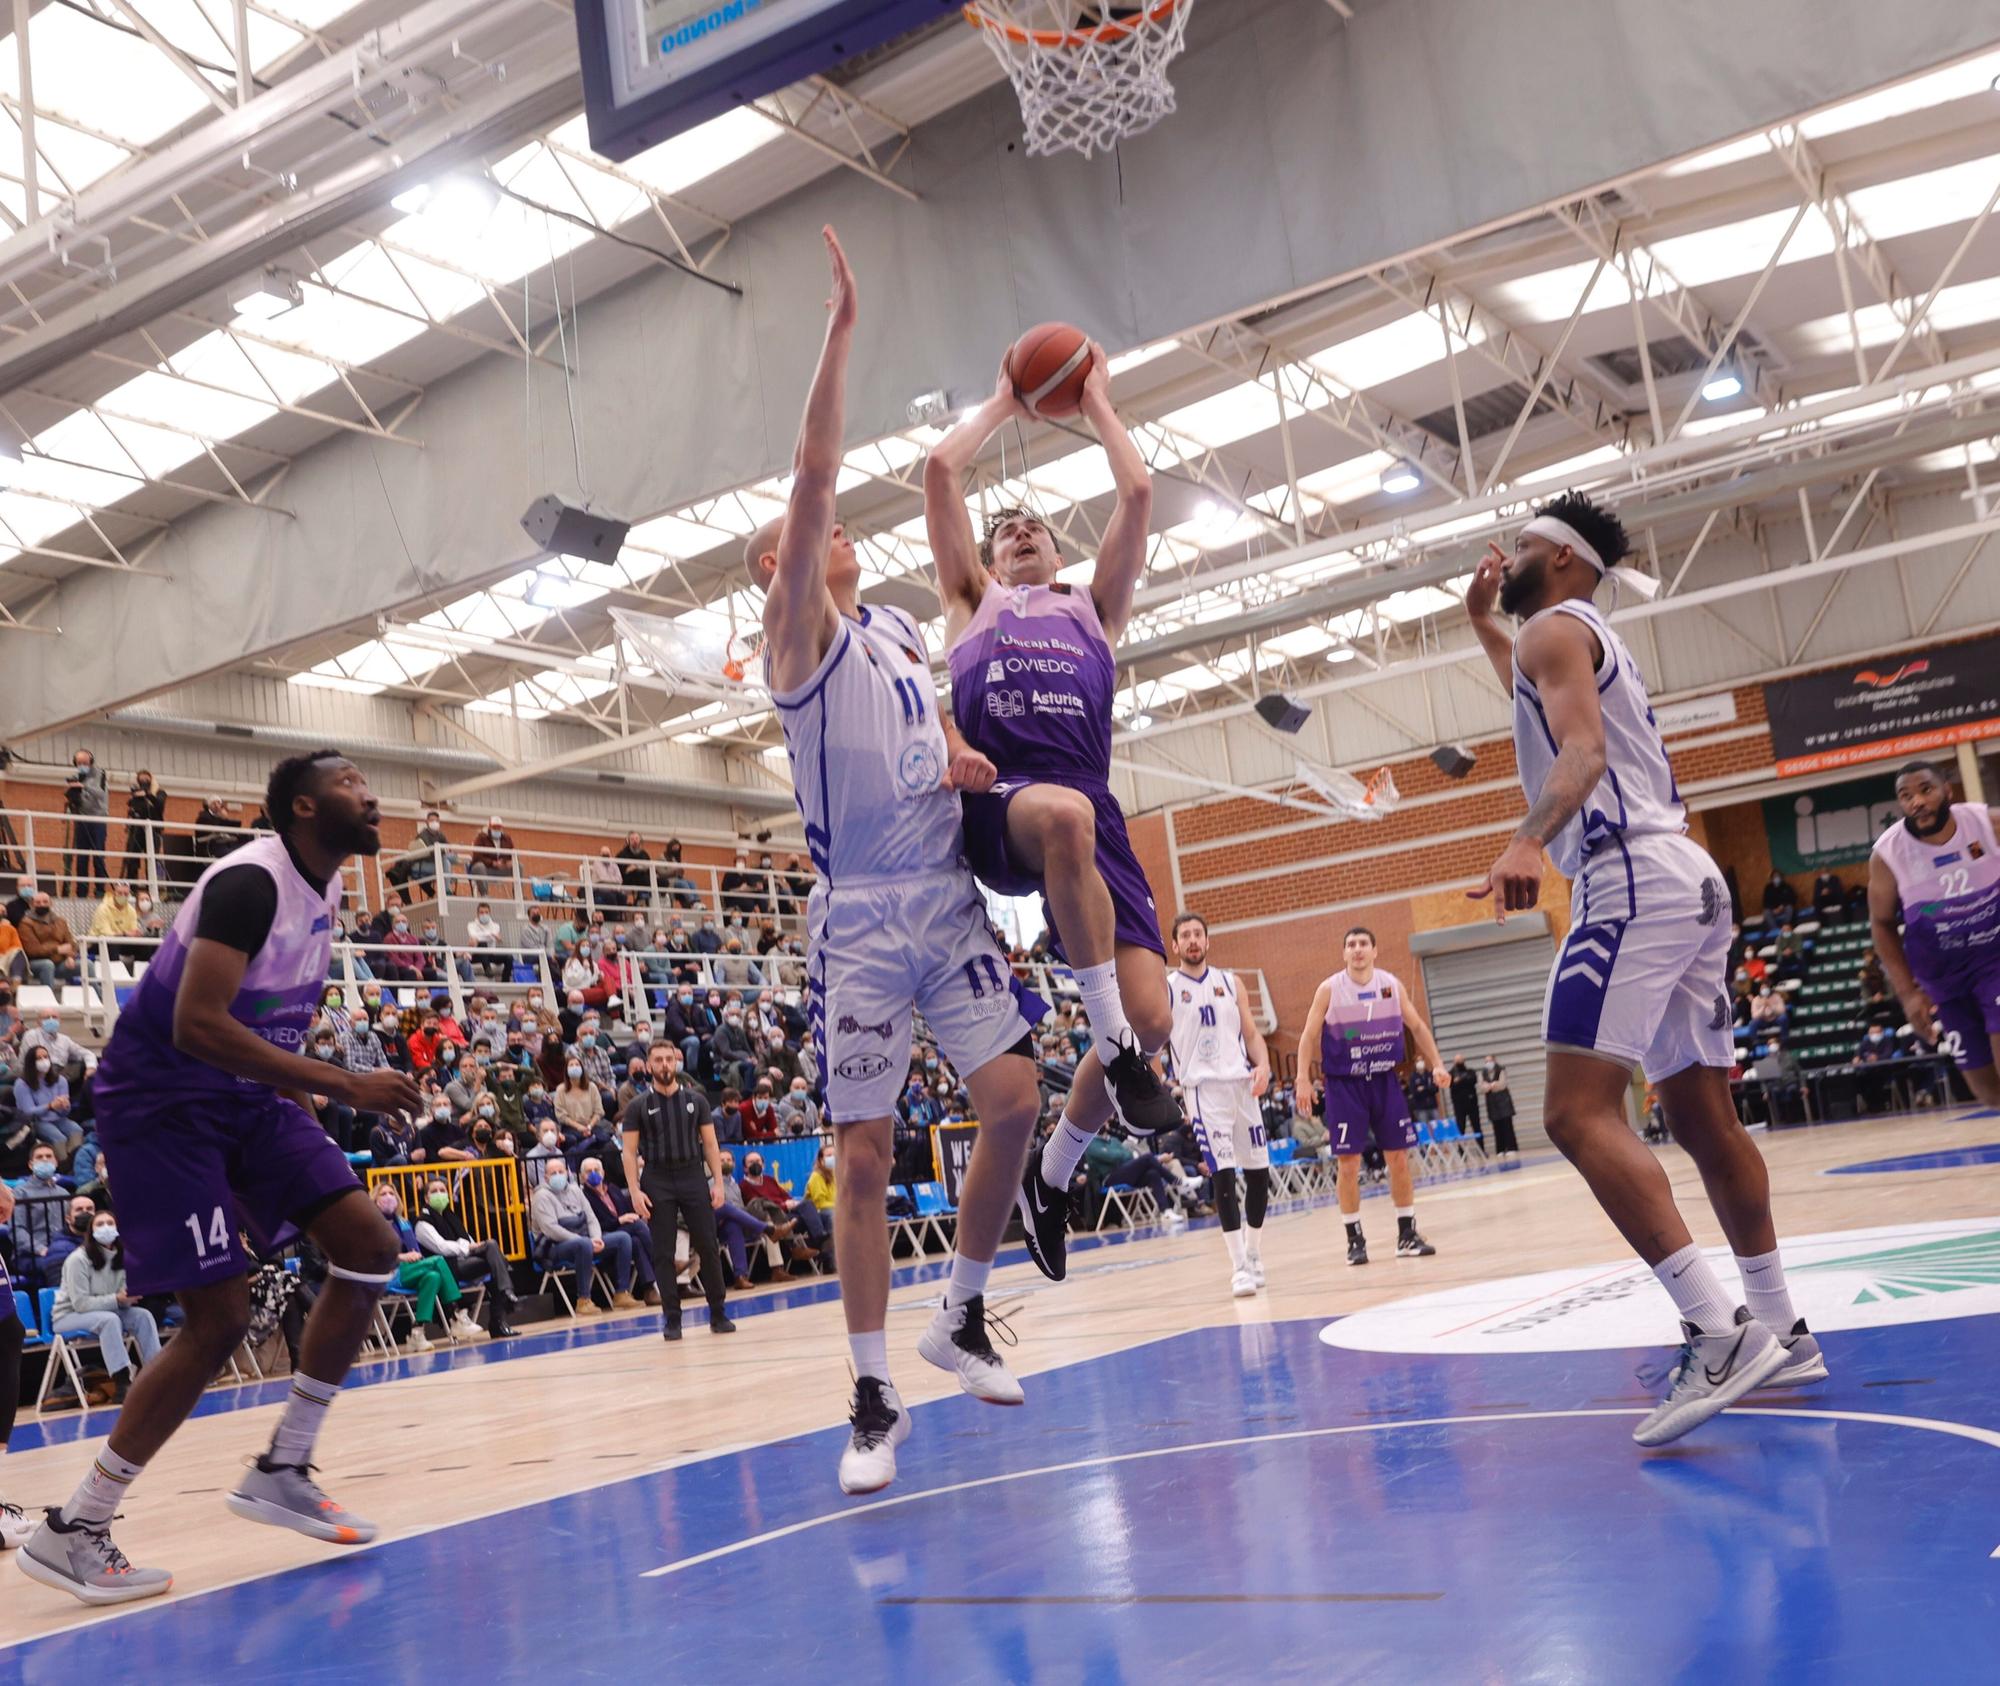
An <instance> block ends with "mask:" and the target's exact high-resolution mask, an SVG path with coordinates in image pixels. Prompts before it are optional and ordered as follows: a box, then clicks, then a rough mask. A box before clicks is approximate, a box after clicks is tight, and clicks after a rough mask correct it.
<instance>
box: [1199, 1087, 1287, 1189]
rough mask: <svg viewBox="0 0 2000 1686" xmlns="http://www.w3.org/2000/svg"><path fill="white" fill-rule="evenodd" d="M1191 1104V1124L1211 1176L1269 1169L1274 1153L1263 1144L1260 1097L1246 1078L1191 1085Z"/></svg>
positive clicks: (1262, 1119)
mask: <svg viewBox="0 0 2000 1686" xmlns="http://www.w3.org/2000/svg"><path fill="white" fill-rule="evenodd" d="M1184 1092H1185V1094H1186V1096H1187V1104H1188V1124H1189V1126H1190V1127H1191V1128H1192V1129H1193V1131H1194V1139H1195V1140H1196V1141H1197V1142H1198V1143H1200V1145H1201V1159H1202V1163H1203V1164H1204V1165H1206V1166H1207V1167H1208V1174H1209V1175H1210V1176H1214V1175H1215V1173H1216V1172H1217V1171H1233V1170H1235V1169H1236V1168H1237V1167H1238V1166H1241V1167H1242V1168H1243V1169H1244V1170H1246V1171H1262V1170H1266V1169H1268V1168H1269V1166H1270V1163H1271V1150H1270V1147H1269V1146H1268V1145H1267V1144H1266V1142H1265V1140H1264V1114H1263V1112H1262V1110H1261V1109H1260V1108H1259V1107H1258V1105H1257V1097H1256V1096H1255V1095H1253V1094H1251V1093H1250V1079H1249V1078H1247V1077H1209V1078H1203V1079H1202V1080H1200V1081H1199V1082H1194V1083H1190V1084H1188V1085H1187V1088H1186V1090H1185V1091H1184Z"/></svg>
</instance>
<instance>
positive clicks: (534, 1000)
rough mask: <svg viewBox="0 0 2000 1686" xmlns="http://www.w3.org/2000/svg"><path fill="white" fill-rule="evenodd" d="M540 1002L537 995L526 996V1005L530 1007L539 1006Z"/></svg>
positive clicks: (540, 999)
mask: <svg viewBox="0 0 2000 1686" xmlns="http://www.w3.org/2000/svg"><path fill="white" fill-rule="evenodd" d="M541 1004H542V998H541V997H540V996H539V995H531V996H529V997H528V1005H529V1006H530V1007H539V1006H540V1005H541Z"/></svg>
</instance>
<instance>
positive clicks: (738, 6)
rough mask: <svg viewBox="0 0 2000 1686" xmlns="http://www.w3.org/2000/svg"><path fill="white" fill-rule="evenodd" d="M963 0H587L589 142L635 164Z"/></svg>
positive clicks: (581, 0)
mask: <svg viewBox="0 0 2000 1686" xmlns="http://www.w3.org/2000/svg"><path fill="white" fill-rule="evenodd" d="M958 9H959V8H958V0H577V6H576V28H577V38H578V42H579V45H580V47H581V49H582V58H583V97H584V109H585V110H586V112H587V113H588V115H589V119H590V144H591V147H592V148H593V150H595V151H596V152H598V153H600V154H601V155H602V156H604V157H606V158H609V159H613V160H617V159H623V158H630V157H631V156H633V154H635V153H638V152H643V151H645V150H646V148H648V147H651V146H657V145H659V144H660V142H661V141H664V140H668V139H671V138H672V137H673V136H675V135H677V134H680V133H681V132H682V131H683V130H686V129H691V128H693V127H694V126H695V125H696V124H698V123H704V122H706V121H707V120H708V119H709V118H711V117H716V116H720V115H721V114H722V113H723V112H725V111H728V110H729V109H730V108H731V107H733V106H736V105H740V104H742V103H744V102H745V101H747V100H753V99H756V98H758V97H759V96H760V95H763V94H768V93H771V92H773V91H775V90H776V89H779V88H783V87H786V86H788V85H789V84H791V83H793V82H797V81H800V80H802V79H803V78H805V77H807V76H812V75H815V74H817V73H818V72H820V71H824V70H828V69H831V68H832V67H833V66H834V65H836V64H839V63H840V62H841V61H842V60H843V59H848V58H852V57H853V56H854V55H855V54H857V53H863V52H866V51H868V49H870V48H871V47H879V46H880V45H881V44H882V43H883V42H885V41H888V40H890V39H892V38H893V37H895V36H897V35H900V34H902V33H903V32H904V31H905V30H910V29H915V28H916V27H917V26H918V25H920V24H925V23H929V22H930V21H931V20H932V19H933V18H939V17H943V16H945V15H946V14H947V13H951V12H956V11H957V10H958Z"/></svg>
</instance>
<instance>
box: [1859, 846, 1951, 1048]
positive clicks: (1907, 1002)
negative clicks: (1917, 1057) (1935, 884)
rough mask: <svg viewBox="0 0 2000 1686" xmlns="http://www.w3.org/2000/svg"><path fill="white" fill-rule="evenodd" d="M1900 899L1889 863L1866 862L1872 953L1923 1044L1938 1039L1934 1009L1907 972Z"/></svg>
mask: <svg viewBox="0 0 2000 1686" xmlns="http://www.w3.org/2000/svg"><path fill="white" fill-rule="evenodd" d="M1902 913H1903V900H1902V897H1901V895H1900V894H1899V893H1898V892H1897V889H1896V875H1895V873H1894V872H1892V871H1890V869H1889V863H1888V862H1887V861H1885V860H1883V859H1882V857H1881V856H1880V855H1874V856H1871V857H1870V858H1869V861H1868V929H1869V933H1870V935H1871V936H1872V937H1873V938H1874V941H1875V953H1876V955H1877V957H1878V958H1879V959H1880V960H1881V962H1882V972H1883V975H1884V976H1885V977H1887V978H1888V980H1889V987H1890V988H1891V989H1893V990H1894V991H1895V992H1896V999H1897V1000H1898V1001H1900V1002H1901V1003H1902V1004H1903V1011H1904V1012H1905V1013H1907V1014H1909V1016H1910V1028H1911V1029H1912V1030H1914V1031H1915V1032H1916V1033H1917V1036H1918V1038H1919V1039H1920V1040H1921V1041H1923V1042H1925V1043H1927V1044H1928V1043H1932V1042H1935V1041H1936V1040H1937V1009H1936V1007H1935V1006H1933V1005H1932V1003H1931V998H1930V996H1929V995H1927V994H1926V993H1925V992H1924V987H1923V985H1922V984H1920V983H1918V982H1917V979H1916V975H1915V974H1914V973H1913V972H1912V971H1911V970H1910V961H1909V957H1908V956H1907V955H1905V954H1904V953H1903V933H1902V930H1901V929H1900V926H1901V921H1902Z"/></svg>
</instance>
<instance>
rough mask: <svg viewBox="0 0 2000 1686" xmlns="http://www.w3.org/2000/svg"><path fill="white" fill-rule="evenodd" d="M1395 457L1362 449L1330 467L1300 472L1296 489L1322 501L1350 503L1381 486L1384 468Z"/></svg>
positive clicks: (1372, 493) (1369, 495)
mask: <svg viewBox="0 0 2000 1686" xmlns="http://www.w3.org/2000/svg"><path fill="white" fill-rule="evenodd" d="M1395 460H1396V459H1395V458H1394V457H1392V456H1390V455H1389V453H1388V452H1386V451H1364V452H1363V453H1362V454H1361V455H1360V456H1358V457H1349V458H1348V459H1347V461H1345V462H1337V463H1335V464H1334V465H1333V466H1332V467H1331V468H1322V469H1319V470H1317V471H1316V472H1314V473H1312V474H1306V475H1301V476H1300V477H1299V490H1300V491H1302V492H1306V493H1308V494H1310V495H1311V496H1313V497H1316V498H1318V499H1320V501H1321V502H1323V503H1352V502H1354V500H1355V499H1357V498H1366V497H1373V496H1374V495H1375V494H1376V493H1377V492H1379V491H1380V490H1381V489H1382V473H1383V470H1385V469H1387V468H1389V467H1390V466H1391V465H1392V464H1393V463H1394V462H1395Z"/></svg>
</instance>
